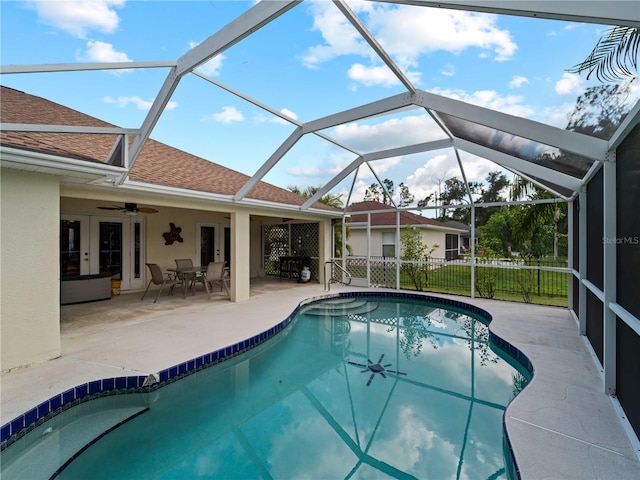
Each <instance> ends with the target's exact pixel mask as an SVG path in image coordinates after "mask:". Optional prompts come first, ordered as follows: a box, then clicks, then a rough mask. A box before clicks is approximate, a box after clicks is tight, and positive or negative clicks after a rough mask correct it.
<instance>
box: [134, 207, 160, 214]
mask: <svg viewBox="0 0 640 480" xmlns="http://www.w3.org/2000/svg"><path fill="white" fill-rule="evenodd" d="M136 212H140V213H158V210H156V209H155V208H150V207H139V208H136Z"/></svg>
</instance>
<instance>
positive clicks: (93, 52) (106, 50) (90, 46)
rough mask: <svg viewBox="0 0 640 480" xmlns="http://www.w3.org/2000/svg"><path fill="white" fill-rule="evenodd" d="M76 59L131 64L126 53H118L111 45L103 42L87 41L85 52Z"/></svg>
mask: <svg viewBox="0 0 640 480" xmlns="http://www.w3.org/2000/svg"><path fill="white" fill-rule="evenodd" d="M78 57H79V59H81V60H87V61H90V62H131V59H130V58H129V57H128V56H127V54H126V53H124V52H118V51H117V50H115V49H114V48H113V45H111V44H110V43H105V42H94V41H88V42H87V48H86V50H85V51H84V52H82V53H80V54H79V55H78Z"/></svg>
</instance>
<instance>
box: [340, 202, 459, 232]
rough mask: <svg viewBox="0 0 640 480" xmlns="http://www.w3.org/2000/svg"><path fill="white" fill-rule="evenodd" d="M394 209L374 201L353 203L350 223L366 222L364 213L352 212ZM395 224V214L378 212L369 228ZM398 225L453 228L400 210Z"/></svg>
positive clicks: (350, 208) (372, 217)
mask: <svg viewBox="0 0 640 480" xmlns="http://www.w3.org/2000/svg"><path fill="white" fill-rule="evenodd" d="M393 209H394V207H392V206H390V205H385V204H384V203H380V202H374V201H366V202H359V203H354V204H352V205H351V206H350V207H349V211H350V212H352V213H351V219H350V221H351V222H366V221H367V215H366V213H361V214H358V213H355V214H354V213H353V212H370V211H373V210H393ZM395 224H396V212H394V211H388V212H380V213H372V214H371V226H372V227H382V226H395ZM400 225H401V226H404V225H416V226H418V225H425V226H427V225H428V226H432V227H439V228H440V227H444V228H455V227H451V226H449V225H446V224H445V223H443V222H439V221H438V220H434V219H432V218H427V217H423V216H421V215H416V214H415V213H412V212H409V211H406V210H400Z"/></svg>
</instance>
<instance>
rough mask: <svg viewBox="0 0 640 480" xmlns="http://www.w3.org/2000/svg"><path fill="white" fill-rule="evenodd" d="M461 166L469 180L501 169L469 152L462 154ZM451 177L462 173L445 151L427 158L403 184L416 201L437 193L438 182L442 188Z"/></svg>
mask: <svg viewBox="0 0 640 480" xmlns="http://www.w3.org/2000/svg"><path fill="white" fill-rule="evenodd" d="M462 166H463V168H464V172H465V175H466V177H467V181H469V182H484V179H485V177H486V176H487V174H488V173H489V172H493V171H496V170H502V169H501V167H500V166H498V165H496V164H495V163H493V162H491V161H489V160H486V159H484V158H480V157H476V156H474V155H470V154H465V155H464V157H463V158H462ZM451 177H457V178H460V179H462V173H461V172H460V167H459V165H458V161H457V159H456V157H455V155H454V153H453V152H447V153H441V154H437V155H435V156H433V157H431V158H429V159H428V160H427V161H426V162H425V163H424V165H422V166H421V167H419V168H417V169H416V170H415V171H414V172H413V173H412V174H410V175H408V176H407V178H406V179H405V180H404V184H405V185H406V186H407V187H408V188H409V191H410V192H411V193H412V194H413V195H414V196H415V198H416V202H418V201H419V200H422V199H423V198H426V197H427V196H428V195H429V194H432V193H437V192H438V183H439V182H440V183H441V185H440V189H443V188H444V181H445V180H447V179H449V178H451Z"/></svg>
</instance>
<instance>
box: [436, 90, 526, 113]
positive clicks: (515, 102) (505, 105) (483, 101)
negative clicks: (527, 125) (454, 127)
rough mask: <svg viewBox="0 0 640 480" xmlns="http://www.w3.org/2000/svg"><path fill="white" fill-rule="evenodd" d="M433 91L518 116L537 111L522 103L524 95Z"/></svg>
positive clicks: (492, 92)
mask: <svg viewBox="0 0 640 480" xmlns="http://www.w3.org/2000/svg"><path fill="white" fill-rule="evenodd" d="M431 92H433V93H436V94H438V95H442V96H445V97H448V98H453V99H456V100H462V101H463V102H467V103H471V104H473V105H478V106H479V107H486V108H490V109H492V110H496V111H498V112H502V113H508V114H510V115H516V116H518V117H524V118H527V117H530V116H531V115H533V114H534V113H535V111H534V109H533V108H532V107H530V106H528V105H524V104H523V103H522V101H523V100H524V98H523V97H521V96H519V95H507V96H503V95H501V94H499V93H498V92H496V91H495V90H478V91H476V92H472V93H468V92H466V91H464V90H450V89H441V88H435V89H433V90H431Z"/></svg>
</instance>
